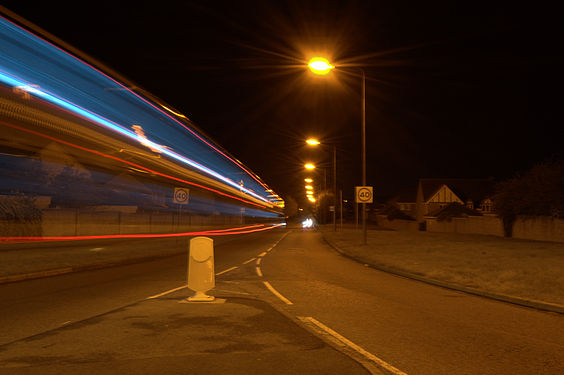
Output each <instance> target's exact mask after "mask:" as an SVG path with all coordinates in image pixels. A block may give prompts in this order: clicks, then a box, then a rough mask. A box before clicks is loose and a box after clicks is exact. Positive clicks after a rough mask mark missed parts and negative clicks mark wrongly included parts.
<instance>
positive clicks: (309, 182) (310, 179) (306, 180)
mask: <svg viewBox="0 0 564 375" xmlns="http://www.w3.org/2000/svg"><path fill="white" fill-rule="evenodd" d="M304 181H305V182H307V183H308V184H311V183H312V182H313V179H312V178H306V179H304Z"/></svg>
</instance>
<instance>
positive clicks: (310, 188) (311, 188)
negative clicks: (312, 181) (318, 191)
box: [305, 185, 313, 190]
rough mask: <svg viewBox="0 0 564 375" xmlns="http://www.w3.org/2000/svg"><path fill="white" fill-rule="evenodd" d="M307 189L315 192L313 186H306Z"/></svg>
mask: <svg viewBox="0 0 564 375" xmlns="http://www.w3.org/2000/svg"><path fill="white" fill-rule="evenodd" d="M305 188H306V189H307V190H313V186H311V185H306V186H305Z"/></svg>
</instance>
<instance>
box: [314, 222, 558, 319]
mask: <svg viewBox="0 0 564 375" xmlns="http://www.w3.org/2000/svg"><path fill="white" fill-rule="evenodd" d="M318 229H319V230H320V231H321V232H322V233H324V235H323V238H324V240H325V242H326V243H327V244H329V245H330V246H331V247H332V248H333V249H335V250H336V251H337V252H338V253H340V254H341V255H343V256H345V257H347V258H350V259H352V260H355V261H357V262H359V263H361V264H364V265H365V266H369V267H371V268H374V269H377V270H379V271H384V272H387V273H390V274H394V275H397V276H402V277H406V278H409V279H412V280H417V281H421V282H424V283H427V284H431V285H436V286H440V287H443V288H447V289H451V290H456V291H461V292H465V293H470V294H474V295H477V296H481V297H485V298H490V299H493V300H498V301H503V302H508V303H512V304H516V305H519V306H524V307H531V308H534V309H538V310H543V311H549V312H554V313H559V314H564V305H561V304H558V303H552V302H550V301H541V300H536V299H531V298H527V297H523V296H517V295H508V294H505V293H503V292H499V291H497V290H495V289H491V290H485V289H478V288H472V287H467V286H463V285H460V284H457V283H453V282H448V281H445V280H440V279H434V278H431V277H426V276H423V275H421V274H417V273H415V272H409V271H404V270H398V268H397V267H393V266H392V265H385V264H381V263H376V262H374V261H370V260H368V259H369V258H371V257H370V256H369V257H367V256H363V254H370V255H372V254H377V253H378V247H377V246H376V245H373V244H372V245H371V244H370V241H368V243H367V244H366V245H363V246H358V247H355V254H352V253H351V251H349V250H350V249H348V248H345V247H342V246H339V245H338V244H337V242H336V241H334V240H333V238H332V237H333V236H332V235H330V234H332V233H333V232H332V231H333V226H332V225H331V226H330V225H326V226H321V227H319V228H318ZM370 229H371V231H372V232H373V233H377V232H376V231H381V230H388V229H385V228H381V227H377V226H372V227H371V228H370ZM339 231H340V232H343V231H344V232H346V233H348V234H351V233H356V232H359V230H358V229H355V228H354V226H351V225H348V226H345V227H343V228H339ZM359 233H360V232H359ZM369 233H370V231H369ZM429 256H432V255H429ZM498 261H500V262H502V261H503V259H502V258H500V260H498ZM404 262H405V260H404ZM555 283H556V281H555Z"/></svg>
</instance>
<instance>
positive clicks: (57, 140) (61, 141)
mask: <svg viewBox="0 0 564 375" xmlns="http://www.w3.org/2000/svg"><path fill="white" fill-rule="evenodd" d="M0 124H1V125H4V126H8V127H11V128H14V129H18V130H21V131H24V132H27V133H30V134H34V135H37V136H40V137H43V138H46V139H50V140H52V141H55V142H58V143H61V144H64V145H67V146H71V147H74V148H77V149H79V150H83V151H86V152H90V153H93V154H96V155H100V156H103V157H106V158H108V159H112V160H116V161H119V162H122V163H125V164H128V165H131V166H133V167H136V168H139V169H142V170H144V171H147V172H150V173H153V174H155V175H159V176H161V177H166V178H168V179H171V180H174V181H179V182H183V183H185V184H188V185H192V186H196V187H199V188H202V189H206V190H208V191H211V192H214V193H217V194H220V195H223V196H226V197H229V198H232V199H236V200H239V201H241V202H244V203H248V204H252V205H254V206H257V207H261V208H262V207H268V206H261V205H259V204H257V203H254V202H251V201H248V200H245V199H242V198H239V197H236V196H234V195H230V194H227V193H224V192H221V191H219V190H215V189H212V188H209V187H207V186H204V185H200V184H197V183H195V182H191V181H187V180H184V179H181V178H178V177H174V176H170V175H167V174H164V173H161V172H157V171H155V170H152V169H149V168H147V167H144V166H142V165H139V164H136V163H133V162H130V161H127V160H124V159H121V158H118V157H116V156H112V155H108V154H105V153H103V152H100V151H97V150H92V149H89V148H87V147H83V146H79V145H76V144H74V143H70V142H67V141H63V140H62V139H58V138H55V137H51V136H49V135H46V134H43V133H39V132H36V131H34V130H30V129H26V128H23V127H21V126H18V125H14V124H10V123H7V122H4V121H0ZM269 208H271V206H270V207H269Z"/></svg>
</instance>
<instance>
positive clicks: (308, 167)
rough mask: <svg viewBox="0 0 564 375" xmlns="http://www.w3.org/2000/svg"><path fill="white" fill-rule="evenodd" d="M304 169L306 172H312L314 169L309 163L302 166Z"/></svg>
mask: <svg viewBox="0 0 564 375" xmlns="http://www.w3.org/2000/svg"><path fill="white" fill-rule="evenodd" d="M304 167H305V169H308V170H313V169H315V165H313V164H311V163H307V164H306V165H304Z"/></svg>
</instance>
